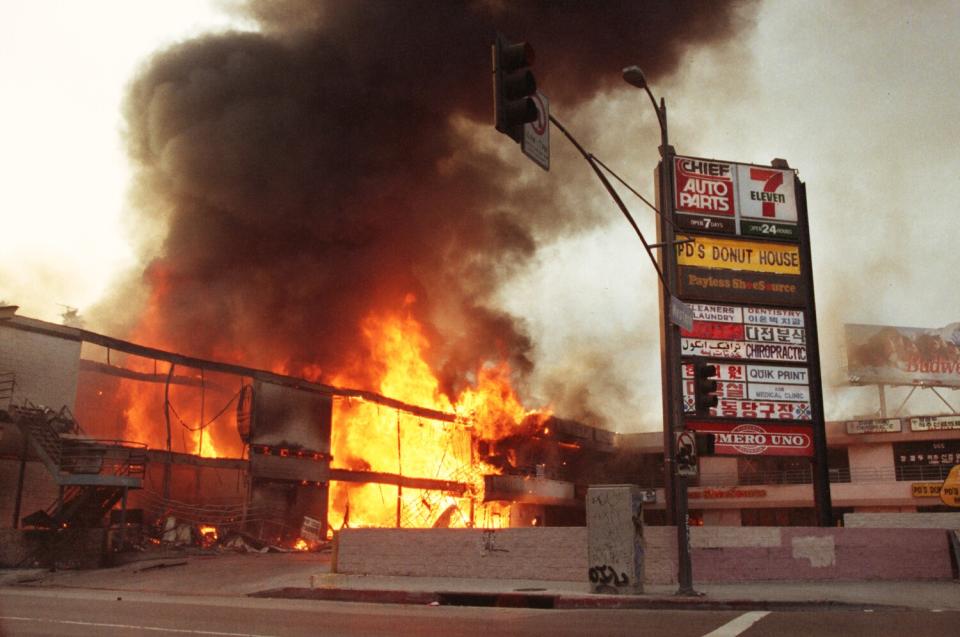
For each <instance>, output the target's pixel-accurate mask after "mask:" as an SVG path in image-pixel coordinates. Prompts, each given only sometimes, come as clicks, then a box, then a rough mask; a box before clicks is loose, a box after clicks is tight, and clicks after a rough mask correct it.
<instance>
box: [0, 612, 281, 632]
mask: <svg viewBox="0 0 960 637" xmlns="http://www.w3.org/2000/svg"><path fill="white" fill-rule="evenodd" d="M0 621H20V622H42V623H47V624H68V625H71V626H95V627H97V628H129V629H132V630H150V631H154V632H158V633H182V634H186V635H216V636H218V637H277V636H276V635H261V634H254V633H224V632H220V631H217V630H190V629H187V628H164V627H162V626H135V625H133V624H105V623H102V622H81V621H75V620H70V619H46V618H43V617H14V616H10V615H6V616H4V615H0Z"/></svg>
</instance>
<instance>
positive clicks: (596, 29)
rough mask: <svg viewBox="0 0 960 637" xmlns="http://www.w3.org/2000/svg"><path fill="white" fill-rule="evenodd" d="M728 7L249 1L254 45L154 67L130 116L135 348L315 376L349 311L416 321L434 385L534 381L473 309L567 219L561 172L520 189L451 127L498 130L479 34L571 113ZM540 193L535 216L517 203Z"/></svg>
mask: <svg viewBox="0 0 960 637" xmlns="http://www.w3.org/2000/svg"><path fill="white" fill-rule="evenodd" d="M736 9H737V6H736V3H732V2H709V3H707V2H699V1H693V0H689V1H678V0H674V1H666V0H664V1H657V2H647V1H641V0H626V1H622V2H618V1H614V0H610V1H604V2H599V1H598V2H590V1H585V0H549V1H542V2H539V1H527V2H506V1H497V0H490V1H467V0H442V1H438V0H403V1H399V0H336V1H330V2H325V3H321V2H308V1H306V0H289V1H284V0H270V1H254V2H251V3H249V4H248V5H246V6H245V8H244V10H245V11H246V12H247V14H248V15H249V16H252V17H253V18H254V19H255V20H256V21H257V22H258V24H259V26H260V28H259V30H258V31H257V32H235V33H228V34H218V35H209V36H206V37H201V38H198V39H193V40H190V41H186V42H183V43H181V44H178V45H176V46H173V47H171V48H169V49H167V50H164V51H161V52H159V53H157V54H156V55H155V56H154V57H153V58H152V59H151V60H149V62H148V63H147V64H146V65H145V67H144V68H143V70H142V72H141V73H140V74H139V75H138V77H137V78H135V80H134V82H133V83H132V85H131V89H130V92H129V96H128V99H127V102H126V117H127V123H128V131H127V133H128V144H129V153H130V155H131V157H132V158H133V160H134V162H135V165H136V167H137V185H136V200H137V207H138V210H139V214H140V215H142V217H141V221H142V222H148V221H149V222H150V225H151V227H157V226H159V227H161V228H163V229H165V235H164V238H163V239H162V244H161V247H160V249H159V252H158V253H156V254H154V255H152V261H151V262H150V263H149V265H148V267H147V268H146V271H145V274H144V280H145V282H146V284H147V286H148V288H149V297H150V301H149V303H148V306H147V307H146V308H145V309H144V312H145V318H144V320H143V321H142V324H141V327H140V328H139V329H138V330H137V331H136V334H135V336H137V337H138V338H139V340H146V341H149V342H152V343H154V344H157V345H161V346H165V347H170V348H173V349H175V350H177V351H184V352H188V353H190V354H194V355H199V356H211V357H218V358H221V359H228V360H237V361H240V362H243V363H246V364H250V365H257V366H266V367H277V366H278V365H280V366H282V368H283V369H284V370H285V371H287V372H289V373H293V374H298V373H305V374H309V375H311V376H313V377H319V378H321V379H323V378H327V377H329V374H330V373H332V372H335V371H336V370H338V369H341V368H344V367H345V366H348V365H356V364H358V363H359V364H360V365H362V363H363V361H364V360H365V359H366V353H365V352H364V350H363V347H364V345H363V339H362V338H361V336H360V327H359V326H360V325H361V322H362V319H363V317H364V316H366V315H367V314H368V313H370V312H371V311H374V310H396V311H410V312H413V313H414V314H415V316H416V317H417V318H419V319H420V320H421V321H422V322H423V323H424V324H425V325H426V326H427V327H428V329H430V330H431V336H432V339H431V341H432V342H433V343H434V345H433V348H432V350H431V352H430V356H431V357H432V361H431V362H432V363H433V364H434V365H435V368H436V369H440V370H442V376H443V380H444V382H445V383H446V387H447V388H448V389H449V388H452V387H454V386H456V385H457V384H458V383H462V382H463V381H464V379H465V378H467V377H468V376H467V375H468V373H469V372H470V371H471V370H474V369H476V368H477V366H478V364H479V363H482V362H483V361H486V360H490V359H507V360H509V361H511V363H512V364H513V367H514V369H516V370H518V371H520V372H523V371H527V370H529V369H530V366H531V365H532V362H531V352H530V340H529V338H528V337H527V336H526V335H525V334H524V332H523V328H522V322H519V321H517V320H515V318H514V317H511V316H508V315H506V314H504V313H503V312H501V311H498V310H497V309H495V308H493V307H491V306H490V305H489V303H488V301H489V297H490V295H491V294H492V293H493V292H494V291H496V289H497V287H498V284H499V282H500V281H501V280H503V278H504V277H506V276H509V274H510V273H511V272H514V271H516V269H517V268H518V267H520V266H522V265H523V264H524V263H525V262H526V261H527V260H528V259H529V258H530V257H531V255H533V254H534V253H535V251H536V249H537V245H538V240H539V239H541V238H542V237H543V236H545V235H546V234H549V233H557V232H563V231H565V230H564V229H565V228H567V229H569V228H573V227H576V226H577V224H578V223H582V222H578V221H577V219H576V218H577V215H578V214H581V213H580V212H579V211H578V210H565V209H562V208H561V207H557V206H551V205H550V201H551V197H552V196H554V194H555V193H554V191H555V190H556V189H557V188H560V187H562V184H563V181H564V178H563V176H560V177H554V175H553V174H551V175H550V177H551V178H554V179H556V181H546V179H547V176H544V177H543V179H544V181H543V182H541V183H540V184H534V185H529V184H528V185H526V186H517V184H515V183H514V182H513V181H512V180H511V179H510V171H509V169H508V167H507V166H505V162H504V160H503V159H502V155H500V154H498V153H497V152H495V151H490V150H489V145H488V150H486V151H481V150H480V149H479V148H473V147H471V144H470V141H471V139H474V138H472V137H471V136H470V135H468V134H465V133H464V132H463V131H464V127H463V123H464V122H466V123H467V124H468V127H469V123H470V122H477V123H482V124H483V125H485V126H486V125H487V123H488V122H490V121H491V120H492V114H491V111H492V95H491V80H490V43H491V41H492V40H493V37H494V33H495V32H496V31H498V30H499V31H501V32H502V33H504V34H505V35H506V36H507V37H508V38H510V39H512V40H515V41H517V40H522V39H525V40H528V41H529V42H531V43H532V44H533V46H534V47H535V49H536V52H537V62H536V66H535V69H534V70H535V72H536V76H537V79H538V82H539V84H540V85H541V86H542V87H543V88H544V91H545V92H547V93H548V94H549V96H550V98H551V101H552V103H553V104H554V105H555V108H556V109H558V110H562V109H567V110H568V111H570V110H573V109H574V108H575V107H576V106H577V105H578V104H580V103H582V102H584V101H586V100H589V99H591V98H593V97H595V96H596V95H597V93H598V92H599V91H601V90H603V89H607V88H611V87H612V86H613V85H614V83H617V84H619V83H620V82H621V80H620V78H619V69H620V68H622V67H623V66H626V65H629V64H633V63H640V64H642V65H643V67H644V69H645V71H646V73H647V74H648V77H649V78H650V79H651V80H656V78H657V77H659V76H662V75H664V74H668V73H670V72H672V71H674V70H675V69H676V68H677V66H678V63H679V61H680V60H681V57H682V53H683V51H684V49H685V48H687V47H689V46H700V45H705V44H710V43H711V42H716V41H722V40H724V39H726V38H729V37H730V36H731V35H733V34H734V33H735V32H736V30H737V29H738V28H739V24H738V17H737V16H738V15H739V13H738V11H737V10H736ZM458 122H459V125H458ZM485 131H487V133H486V134H488V135H489V136H490V137H497V143H498V144H511V142H510V141H509V140H508V139H507V138H506V137H503V136H501V135H499V134H497V133H496V132H495V131H494V130H493V127H492V125H490V126H487V127H486V129H485ZM556 143H561V140H559V139H558V140H557V142H556ZM509 150H510V152H511V153H513V152H515V153H517V154H519V149H516V150H514V149H513V148H511V149H509ZM582 170H586V168H585V167H583V168H582ZM534 194H535V195H536V197H535V198H536V200H537V201H539V202H540V204H539V207H536V206H527V205H526V200H525V199H524V197H531V198H532V197H533V195H534ZM520 210H523V212H522V213H519V212H518V211H520ZM547 212H549V214H547ZM158 222H159V223H158ZM414 298H415V299H416V300H415V301H412V299H414ZM146 314H148V315H149V316H146ZM318 369H319V370H321V371H320V372H319V373H318V371H317V370H318Z"/></svg>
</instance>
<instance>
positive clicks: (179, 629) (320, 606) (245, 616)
mask: <svg viewBox="0 0 960 637" xmlns="http://www.w3.org/2000/svg"><path fill="white" fill-rule="evenodd" d="M118 598H119V599H118ZM958 625H960V613H958V612H950V611H948V612H931V611H913V610H910V611H876V612H864V611H862V610H858V611H836V610H834V611H826V610H825V611H817V610H807V611H804V612H771V613H766V612H758V611H752V612H747V613H743V612H737V611H662V610H661V611H651V610H623V611H621V610H531V609H517V608H468V607H436V606H433V607H430V606H402V605H389V604H357V603H337V602H317V601H301V600H282V599H281V600H274V599H250V598H242V597H218V596H202V595H193V596H185V595H168V594H159V593H143V592H117V591H103V590H99V591H97V590H66V589H45V590H36V589H16V588H7V589H3V590H0V635H3V636H4V637H18V636H21V635H24V636H27V635H67V636H70V635H104V636H128V635H212V636H218V635H222V636H265V635H277V636H281V635H283V636H286V635H293V636H295V635H311V636H315V635H324V636H325V637H329V636H344V637H361V636H367V635H391V636H393V635H396V636H405V635H411V636H413V635H416V636H418V637H459V636H466V635H484V636H485V637H492V636H494V635H496V636H498V637H499V636H507V637H509V636H512V635H551V636H556V637H565V636H568V635H569V636H571V637H573V636H578V637H579V636H581V635H603V636H607V635H609V636H611V637H614V636H619V635H624V636H626V635H644V637H661V636H662V637H702V636H704V635H710V636H711V637H735V636H736V635H740V634H742V635H745V636H748V637H757V636H761V635H777V637H793V636H796V637H801V636H803V637H806V636H808V635H864V636H865V637H886V636H887V635H889V636H891V637H893V636H896V637H902V636H903V635H905V634H907V635H951V634H956V630H957V626H958Z"/></svg>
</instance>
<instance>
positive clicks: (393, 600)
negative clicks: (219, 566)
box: [248, 588, 909, 611]
mask: <svg viewBox="0 0 960 637" xmlns="http://www.w3.org/2000/svg"><path fill="white" fill-rule="evenodd" d="M248 596H249V597H262V598H275V599H309V600H315V601H331V602H366V603H370V604H414V605H423V606H479V607H498V608H540V609H564V610H577V609H647V610H737V611H747V610H771V611H790V610H804V609H810V608H817V609H820V610H856V611H859V610H864V609H872V610H879V611H897V610H909V608H908V607H906V606H891V605H887V604H866V603H856V604H855V603H849V602H837V601H833V600H795V601H772V600H748V599H735V600H719V599H708V598H704V597H673V596H671V597H665V596H649V597H647V596H642V595H629V596H627V595H569V594H563V593H522V592H503V593H499V592H498V593H486V592H462V591H460V592H443V591H437V592H430V591H404V590H396V589H357V588H275V589H270V590H265V591H259V592H256V593H250V594H249V595H248Z"/></svg>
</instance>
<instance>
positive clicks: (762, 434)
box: [687, 421, 813, 456]
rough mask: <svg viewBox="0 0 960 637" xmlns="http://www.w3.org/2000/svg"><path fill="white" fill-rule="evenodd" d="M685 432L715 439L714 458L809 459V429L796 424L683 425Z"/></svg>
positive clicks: (694, 423) (810, 452)
mask: <svg viewBox="0 0 960 637" xmlns="http://www.w3.org/2000/svg"><path fill="white" fill-rule="evenodd" d="M687 429H692V430H693V431H699V432H702V433H712V434H714V435H715V436H716V440H715V451H716V453H717V454H718V455H728V456H736V455H745V456H813V430H812V429H811V428H810V427H803V426H798V425H772V424H766V423H764V424H759V423H749V424H748V423H744V424H730V423H713V422H696V421H694V422H687Z"/></svg>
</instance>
